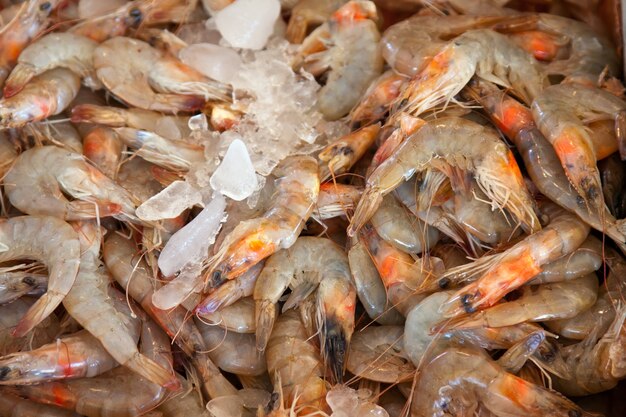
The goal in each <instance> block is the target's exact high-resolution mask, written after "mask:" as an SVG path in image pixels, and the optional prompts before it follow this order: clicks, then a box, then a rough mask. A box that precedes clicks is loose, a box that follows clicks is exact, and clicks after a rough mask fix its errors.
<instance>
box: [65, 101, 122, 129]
mask: <svg viewBox="0 0 626 417" xmlns="http://www.w3.org/2000/svg"><path fill="white" fill-rule="evenodd" d="M70 120H71V121H72V123H97V124H101V125H106V126H116V127H122V126H126V120H125V118H124V116H123V115H122V113H121V112H120V111H117V109H114V108H111V107H102V106H96V105H94V104H79V105H78V106H76V107H74V108H73V109H72V116H71V118H70Z"/></svg>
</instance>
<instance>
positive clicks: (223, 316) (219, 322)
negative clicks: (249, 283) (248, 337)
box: [198, 297, 256, 333]
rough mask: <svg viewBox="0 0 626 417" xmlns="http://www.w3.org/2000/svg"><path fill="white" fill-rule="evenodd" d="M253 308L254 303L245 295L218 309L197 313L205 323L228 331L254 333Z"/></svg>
mask: <svg viewBox="0 0 626 417" xmlns="http://www.w3.org/2000/svg"><path fill="white" fill-rule="evenodd" d="M254 310H255V303H254V300H253V299H252V297H245V298H242V299H240V300H238V301H236V302H234V303H233V304H231V305H228V306H224V307H222V308H220V309H219V311H216V312H213V313H204V314H200V313H198V316H200V317H202V320H203V321H204V322H206V323H207V324H209V325H212V326H219V327H221V328H222V329H225V330H227V331H229V332H235V333H254V332H255V331H256V321H255V318H254Z"/></svg>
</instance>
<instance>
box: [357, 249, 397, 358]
mask: <svg viewBox="0 0 626 417" xmlns="http://www.w3.org/2000/svg"><path fill="white" fill-rule="evenodd" d="M348 261H349V263H350V272H351V273H352V281H353V282H354V286H355V287H356V293H357V296H358V297H359V301H360V302H361V305H363V308H365V311H366V312H367V315H368V316H369V317H370V318H371V319H372V320H374V321H376V322H378V323H380V324H383V325H395V324H400V323H402V321H403V317H402V315H401V314H400V313H399V312H398V311H396V310H395V308H394V307H393V306H392V305H388V303H387V292H386V291H385V286H384V285H383V282H382V280H381V279H380V275H378V270H377V269H376V265H374V262H373V261H372V258H370V255H369V252H368V250H367V248H366V246H365V244H364V243H363V242H361V241H359V240H358V239H357V240H356V242H354V244H353V245H352V247H351V248H350V250H349V251H348ZM349 359H350V358H349V357H348V360H349Z"/></svg>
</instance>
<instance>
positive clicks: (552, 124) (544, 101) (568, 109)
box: [532, 84, 626, 212]
mask: <svg viewBox="0 0 626 417" xmlns="http://www.w3.org/2000/svg"><path fill="white" fill-rule="evenodd" d="M625 110H626V102H624V101H622V100H620V99H619V98H617V97H615V96H614V95H612V94H611V93H608V92H606V91H603V90H600V89H598V88H590V87H585V86H581V85H577V84H560V85H555V86H552V87H549V88H547V89H546V90H545V91H544V92H543V93H542V94H541V95H540V96H539V97H537V98H536V99H535V101H534V102H533V105H532V111H533V116H534V119H535V121H536V122H537V127H538V128H539V130H540V131H541V132H542V133H543V134H544V136H545V137H546V139H548V141H550V143H551V144H552V146H553V147H554V150H555V151H556V154H557V155H558V157H559V159H560V160H561V164H562V166H563V169H564V170H565V173H566V174H567V177H568V178H569V180H570V182H571V183H572V185H573V186H574V188H575V189H576V191H577V192H578V193H579V194H580V195H581V196H582V197H583V198H584V199H585V203H586V204H587V206H588V209H589V210H598V211H600V212H602V211H603V210H605V203H604V196H603V195H602V183H601V180H600V173H599V172H598V168H597V166H596V160H597V159H599V155H597V152H596V149H595V146H594V138H593V137H592V136H591V135H590V134H589V132H588V130H587V129H586V128H585V125H584V121H585V119H596V120H597V119H609V120H610V119H613V120H615V121H616V123H619V121H620V120H621V119H623V117H624V115H623V113H624V111H625ZM622 123H623V122H622ZM616 126H619V125H616ZM620 130H621V129H620ZM615 149H617V146H616V148H615Z"/></svg>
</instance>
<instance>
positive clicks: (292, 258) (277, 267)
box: [254, 237, 356, 381]
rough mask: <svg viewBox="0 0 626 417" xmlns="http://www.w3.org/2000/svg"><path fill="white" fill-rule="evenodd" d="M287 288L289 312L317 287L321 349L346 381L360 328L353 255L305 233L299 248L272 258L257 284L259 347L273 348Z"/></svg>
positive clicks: (297, 241) (338, 376)
mask: <svg viewBox="0 0 626 417" xmlns="http://www.w3.org/2000/svg"><path fill="white" fill-rule="evenodd" d="M320 260H321V261H322V264H321V265H320ZM287 287H291V289H292V291H291V294H290V296H289V298H288V299H287V302H286V303H285V305H284V307H283V311H285V310H287V309H290V308H292V307H294V306H297V305H299V304H300V303H301V302H302V301H303V300H304V299H305V298H307V297H308V296H309V295H310V294H311V293H312V292H313V291H315V289H316V288H317V327H318V330H319V332H320V333H319V337H320V345H321V350H322V353H323V356H324V359H325V362H326V363H328V364H329V365H330V367H331V369H332V371H333V375H334V377H335V379H336V380H337V381H341V380H342V376H343V372H344V365H345V355H346V352H347V349H348V347H349V346H350V339H351V337H352V333H353V332H354V309H355V308H356V290H355V288H354V285H353V284H352V279H351V276H350V266H349V264H348V257H347V256H346V254H345V253H344V252H343V251H342V250H340V249H338V248H337V247H336V246H335V244H334V243H333V242H332V241H330V240H328V239H322V238H315V237H301V238H299V239H298V240H296V243H295V244H294V245H293V246H291V247H290V248H288V249H285V250H283V251H280V252H277V253H276V254H274V255H272V256H271V257H270V258H269V259H268V260H267V262H266V263H265V267H264V268H263V271H261V275H259V278H258V279H257V282H256V285H255V287H254V300H255V301H256V321H257V325H256V328H257V331H256V334H257V348H258V349H259V350H260V351H263V350H265V347H266V346H267V343H268V340H269V338H270V335H271V332H272V328H273V326H274V320H275V317H276V310H277V303H278V300H279V298H280V297H281V296H282V294H283V292H285V290H286V289H287Z"/></svg>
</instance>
